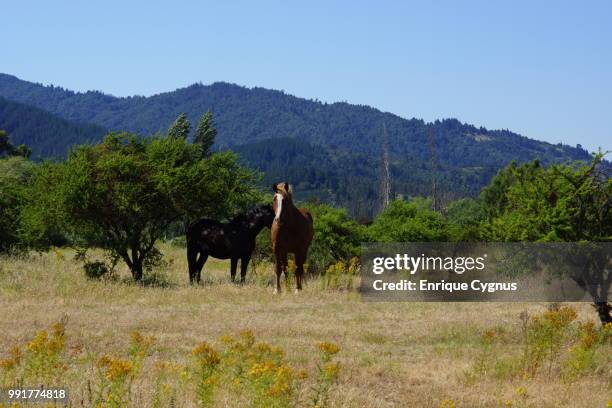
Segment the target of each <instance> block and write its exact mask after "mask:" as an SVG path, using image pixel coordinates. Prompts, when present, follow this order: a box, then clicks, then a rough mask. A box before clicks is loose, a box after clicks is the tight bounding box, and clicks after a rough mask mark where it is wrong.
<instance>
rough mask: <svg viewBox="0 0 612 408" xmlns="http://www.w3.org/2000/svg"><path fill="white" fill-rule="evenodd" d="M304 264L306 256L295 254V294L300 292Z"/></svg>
mask: <svg viewBox="0 0 612 408" xmlns="http://www.w3.org/2000/svg"><path fill="white" fill-rule="evenodd" d="M304 262H306V256H305V255H304V254H301V253H296V254H295V281H296V283H297V289H296V290H295V291H296V293H297V292H298V291H300V290H302V279H303V277H304Z"/></svg>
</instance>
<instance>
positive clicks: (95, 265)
mask: <svg viewBox="0 0 612 408" xmlns="http://www.w3.org/2000/svg"><path fill="white" fill-rule="evenodd" d="M83 270H84V271H85V275H86V276H87V277H88V278H89V279H102V278H103V277H104V276H110V274H111V271H110V269H109V268H108V266H106V263H104V262H102V261H86V262H85V264H83Z"/></svg>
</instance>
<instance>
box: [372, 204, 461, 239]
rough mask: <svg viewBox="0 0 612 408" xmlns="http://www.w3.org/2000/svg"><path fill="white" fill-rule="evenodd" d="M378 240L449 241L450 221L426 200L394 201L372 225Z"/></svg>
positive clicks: (373, 233) (374, 236)
mask: <svg viewBox="0 0 612 408" xmlns="http://www.w3.org/2000/svg"><path fill="white" fill-rule="evenodd" d="M368 235H369V237H370V239H371V240H372V241H374V242H429V241H439V242H446V241H448V240H449V239H450V234H449V228H448V222H447V221H446V220H445V219H444V217H443V216H442V215H441V214H440V213H437V212H435V211H433V210H431V203H430V201H429V200H426V199H414V200H411V201H404V200H394V201H392V202H391V203H390V204H389V206H388V207H387V208H386V209H385V210H384V211H383V212H382V213H380V214H379V215H378V216H377V217H376V218H375V219H374V222H373V223H372V225H370V227H369V228H368Z"/></svg>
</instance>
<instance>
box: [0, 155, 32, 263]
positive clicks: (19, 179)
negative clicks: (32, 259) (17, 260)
mask: <svg viewBox="0 0 612 408" xmlns="http://www.w3.org/2000/svg"><path fill="white" fill-rule="evenodd" d="M33 167H34V166H33V164H32V163H31V162H29V161H27V160H26V159H25V158H23V157H21V156H16V157H9V158H5V159H0V252H4V251H7V250H10V249H17V248H18V247H22V246H23V245H22V244H23V242H22V241H23V236H22V232H21V228H20V222H21V211H22V208H23V207H24V206H25V205H26V202H27V198H28V195H27V189H26V187H25V185H26V183H27V182H28V179H29V178H30V175H31V173H32V168H33Z"/></svg>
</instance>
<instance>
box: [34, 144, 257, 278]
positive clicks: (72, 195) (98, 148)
mask: <svg viewBox="0 0 612 408" xmlns="http://www.w3.org/2000/svg"><path fill="white" fill-rule="evenodd" d="M46 167H47V168H46V169H45V171H44V172H39V174H38V177H37V179H36V180H35V181H34V182H33V183H32V188H33V189H35V190H36V191H37V192H38V194H39V195H40V200H36V201H34V200H33V201H32V203H31V205H30V207H29V208H28V209H27V210H26V218H27V220H29V222H30V224H32V225H33V226H31V228H30V230H36V229H37V226H38V229H39V230H44V229H45V228H46V226H45V220H46V219H48V217H49V216H50V215H51V214H53V216H52V217H51V218H52V219H53V220H60V221H59V222H60V223H61V224H62V225H63V227H64V229H65V230H66V231H67V232H68V234H69V236H70V237H71V239H72V240H73V241H74V242H75V243H77V244H80V245H83V246H85V247H93V246H95V247H101V248H104V249H106V250H108V251H109V252H110V254H111V255H113V256H114V257H115V258H116V259H122V260H123V261H124V262H125V263H126V264H127V265H128V267H129V268H130V270H131V272H132V275H133V277H134V279H135V280H136V281H139V280H141V279H142V277H143V272H144V270H146V269H147V266H150V265H152V264H153V263H154V262H155V261H156V260H157V259H159V256H160V254H159V252H158V251H157V249H156V248H155V243H156V242H157V240H158V239H159V238H160V237H162V236H163V234H164V232H165V231H166V230H167V228H168V227H169V226H170V225H171V224H172V223H176V222H179V221H183V222H186V221H188V220H191V219H194V218H197V217H201V216H210V217H216V218H222V217H224V216H227V215H229V214H232V213H234V212H236V211H237V210H239V209H243V208H244V207H245V206H247V205H248V204H249V203H252V202H253V201H255V200H256V199H257V194H258V193H257V191H256V190H255V189H254V182H255V175H254V174H253V173H252V172H251V171H249V170H247V169H245V168H243V167H241V166H239V165H238V164H237V162H236V158H235V156H234V155H233V154H232V153H229V152H225V153H217V154H214V155H211V156H210V157H208V158H207V159H206V160H202V157H201V150H200V148H199V147H198V146H196V145H193V144H190V143H188V141H187V140H186V138H184V137H182V136H181V137H177V135H176V134H169V135H167V136H156V137H152V138H140V137H137V136H136V135H133V134H129V133H111V134H109V135H108V136H106V137H105V139H104V140H103V142H102V143H100V144H98V145H86V146H80V147H78V148H76V149H74V150H73V151H72V152H71V153H70V155H69V157H68V159H67V160H66V161H65V162H63V163H59V164H48V165H46ZM49 211H51V214H50V213H49ZM38 235H39V236H43V235H44V234H42V233H40V234H38Z"/></svg>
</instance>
